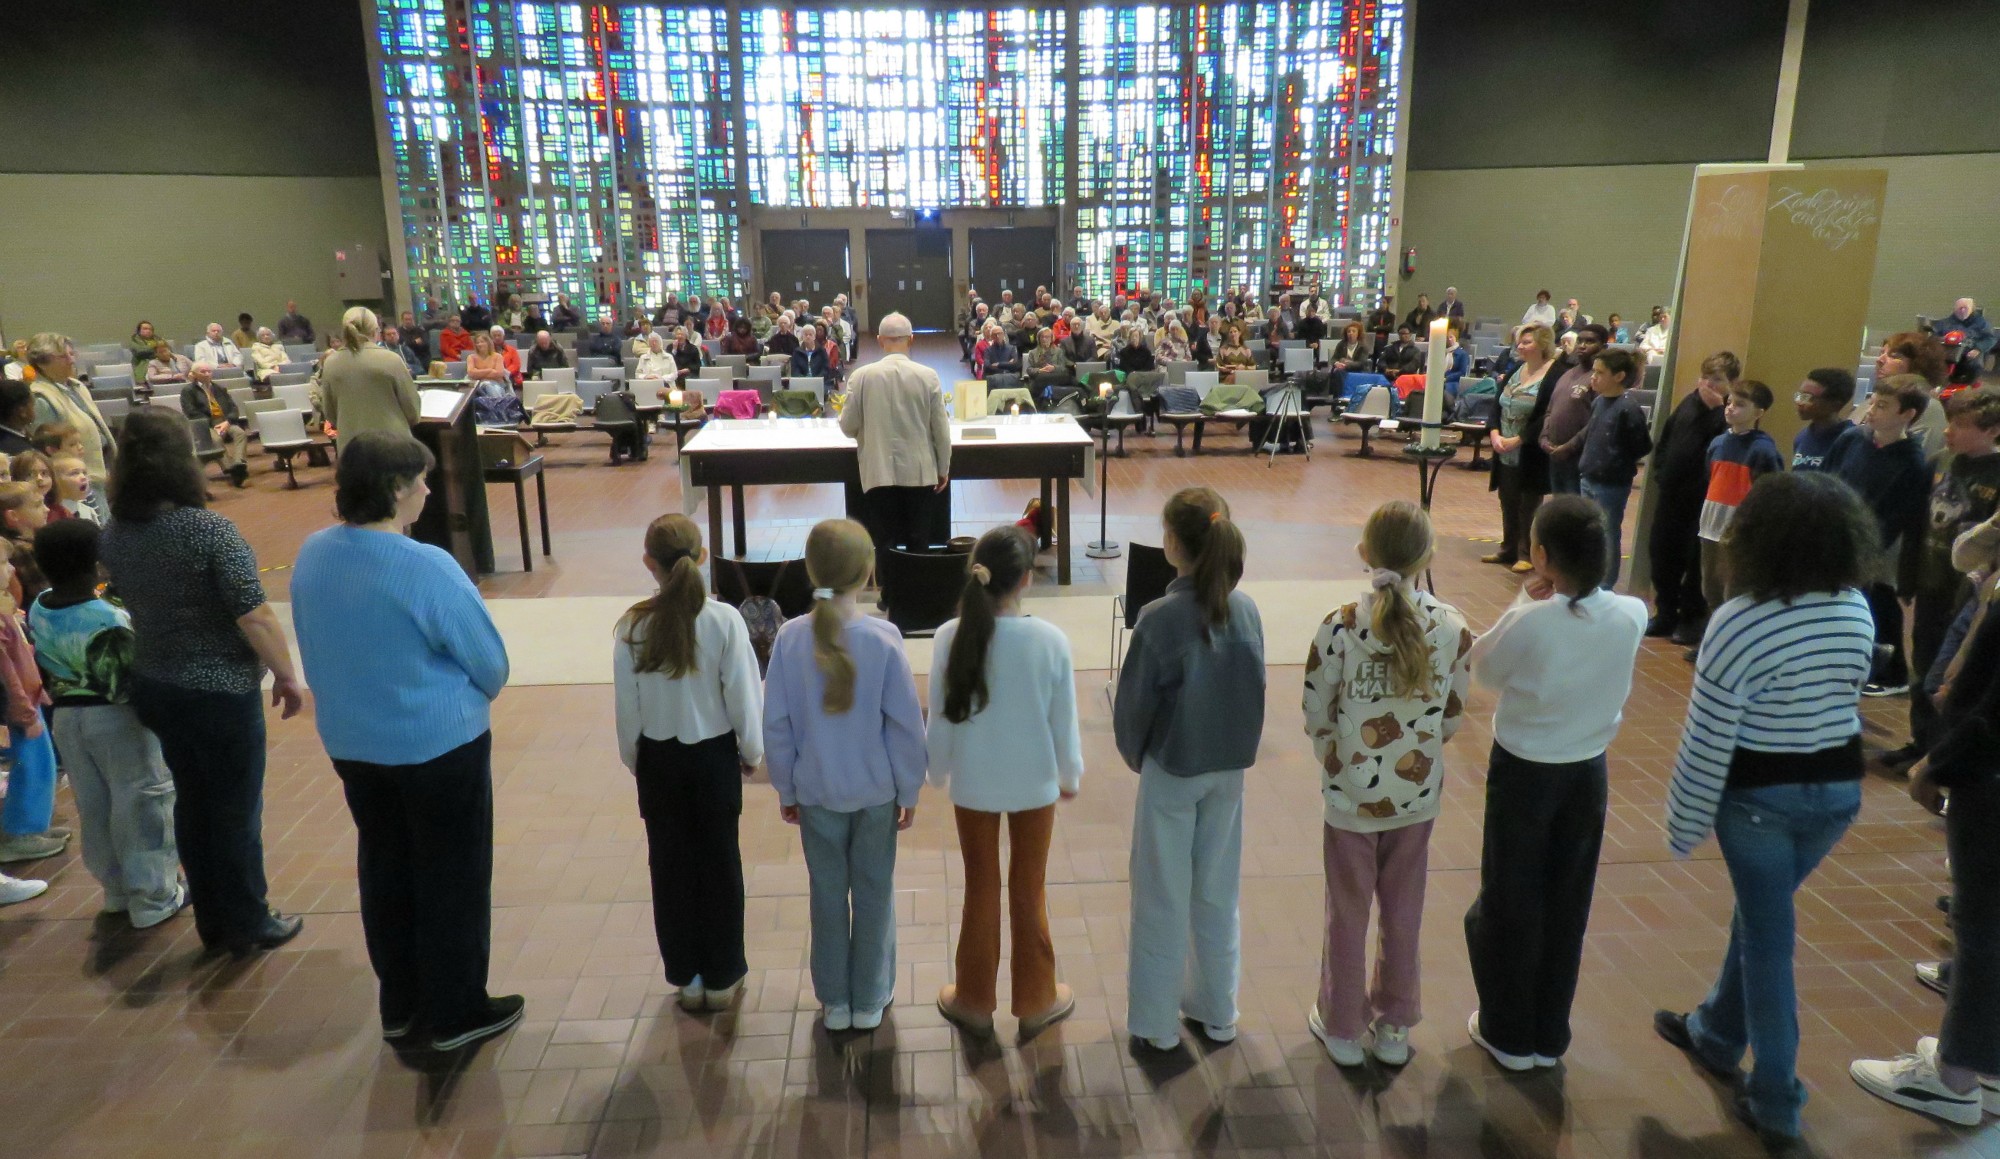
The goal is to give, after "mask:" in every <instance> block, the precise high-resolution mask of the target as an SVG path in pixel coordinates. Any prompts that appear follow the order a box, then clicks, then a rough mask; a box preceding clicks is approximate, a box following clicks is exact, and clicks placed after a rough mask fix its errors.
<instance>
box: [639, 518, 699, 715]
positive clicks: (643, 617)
mask: <svg viewBox="0 0 2000 1159" xmlns="http://www.w3.org/2000/svg"><path fill="white" fill-rule="evenodd" d="M646 558H647V559H650V560H652V561H653V565H654V566H655V567H657V568H658V569H659V572H660V590H659V591H658V592H656V593H654V594H653V596H652V597H651V598H649V599H644V600H640V601H639V602H638V603H636V604H633V605H632V607H631V610H630V611H627V612H626V613H625V619H624V632H623V633H622V638H623V639H624V641H625V643H627V644H629V645H630V646H632V647H633V648H635V649H637V651H638V656H637V657H636V658H635V659H634V662H633V664H632V667H633V670H634V671H638V672H664V673H666V674H667V676H668V677H669V678H679V677H682V676H686V675H688V674H689V673H692V672H694V671H695V670H696V669H697V668H698V667H700V665H699V664H698V663H697V659H696V656H695V647H694V643H695V641H694V621H695V617H696V616H699V615H700V614H701V606H702V604H703V602H704V601H706V600H707V599H708V589H707V587H706V586H705V585H703V583H702V582H701V529H700V528H698V527H696V526H695V522H694V520H692V519H689V518H688V517H687V516H685V515H682V514H680V513H679V512H674V513H672V514H668V515H662V516H660V517H659V518H658V519H655V520H653V522H652V523H651V524H650V525H648V526H647V528H646Z"/></svg>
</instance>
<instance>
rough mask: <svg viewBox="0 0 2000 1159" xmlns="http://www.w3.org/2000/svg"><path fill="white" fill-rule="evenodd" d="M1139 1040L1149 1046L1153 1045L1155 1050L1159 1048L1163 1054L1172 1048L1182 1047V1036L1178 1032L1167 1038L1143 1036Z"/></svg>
mask: <svg viewBox="0 0 2000 1159" xmlns="http://www.w3.org/2000/svg"><path fill="white" fill-rule="evenodd" d="M1139 1041H1140V1042H1143V1043H1145V1044H1146V1045H1147V1046H1150V1047H1152V1048H1153V1049H1154V1050H1157V1051H1159V1052H1160V1053H1162V1054H1165V1053H1166V1052H1167V1051H1170V1050H1179V1049H1180V1048H1181V1036H1180V1035H1178V1034H1175V1035H1171V1036H1169V1037H1166V1038H1142V1039H1140V1040H1139Z"/></svg>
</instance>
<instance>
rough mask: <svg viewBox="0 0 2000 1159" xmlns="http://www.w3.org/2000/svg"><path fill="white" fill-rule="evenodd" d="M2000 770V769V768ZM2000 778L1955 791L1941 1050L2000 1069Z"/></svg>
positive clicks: (1965, 1063) (1960, 1061)
mask: <svg viewBox="0 0 2000 1159" xmlns="http://www.w3.org/2000/svg"><path fill="white" fill-rule="evenodd" d="M1996 771H2000V770H1996ZM1996 825H2000V777H1996V776H1993V775H1986V776H1979V777H1976V778H1974V779H1972V780H1968V781H1967V782H1966V783H1965V784H1963V785H1960V786H1957V787H1955V788H1953V789H1952V790H1951V808H1950V809H1947V810H1946V811H1945V817H1944V834H1945V846H1946V848H1947V849H1948V850H1949V851H1950V853H1951V929H1952V936H1953V939H1954V941H1955V946H1954V948H1953V950H1952V957H1951V991H1950V993H1949V994H1947V995H1946V997H1945V1001H1944V1029H1943V1030H1941V1031H1939V1032H1938V1054H1939V1056H1940V1057H1942V1058H1943V1059H1944V1061H1946V1062H1948V1063H1951V1064H1952V1065H1953V1066H1962V1067H1965V1068H1967V1069H1969V1070H1975V1071H1978V1072H1979V1073H1980V1074H1983V1075H1995V1074H2000V843H1996V842H1995V841H1994V840H1993V830H1994V827H1995V826H1996Z"/></svg>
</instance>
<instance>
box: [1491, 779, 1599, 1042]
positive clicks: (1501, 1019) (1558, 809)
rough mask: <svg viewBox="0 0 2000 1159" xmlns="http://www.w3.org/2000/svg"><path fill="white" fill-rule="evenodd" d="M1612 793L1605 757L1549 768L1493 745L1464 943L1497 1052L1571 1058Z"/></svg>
mask: <svg viewBox="0 0 2000 1159" xmlns="http://www.w3.org/2000/svg"><path fill="white" fill-rule="evenodd" d="M1606 792H1607V790H1606V786H1605V761H1604V757H1603V756H1601V755H1600V756H1598V757H1596V758H1594V759H1592V760H1588V761H1578V762H1577V763H1575V764H1567V765H1544V764H1538V763H1536V762H1534V761H1526V760H1522V759H1521V758H1520V757H1517V756H1515V755H1514V754H1513V753H1510V752H1508V751H1507V750H1506V749H1504V748H1501V747H1500V746H1499V745H1498V744H1495V745H1494V746H1493V754H1492V756H1491V758H1490V759H1489V763H1488V765H1487V769H1486V836H1485V844H1484V846H1483V848H1482V849H1481V850H1480V854H1479V896H1478V897H1477V898H1476V899H1474V900H1473V903H1472V908H1471V909H1469V910H1467V911H1466V912H1465V944H1466V949H1467V950H1468V951H1469V952H1470V954H1471V957H1472V983H1473V986H1474V987H1475V988H1477V989H1478V991H1479V1032H1480V1034H1481V1035H1483V1036H1484V1037H1485V1039H1486V1041H1487V1042H1490V1043H1492V1044H1493V1046H1494V1048H1495V1049H1497V1050H1501V1051H1505V1052H1506V1053H1508V1054H1520V1055H1531V1054H1539V1055H1545V1056H1547V1057H1549V1058H1560V1057H1562V1055H1563V1052H1564V1051H1566V1050H1568V1049H1569V1010H1570V1004H1571V1003H1572V1002H1573V1001H1575V999H1576V976H1577V970H1578V969H1579V967H1581V965H1582V964H1583V934H1584V929H1585V928H1586V927H1587V926H1588V925H1589V924H1590V899H1591V895H1592V894H1593V892H1595V890H1596V887H1597V851H1598V847H1599V846H1600V845H1602V844H1603V841H1604V810H1605V804H1606Z"/></svg>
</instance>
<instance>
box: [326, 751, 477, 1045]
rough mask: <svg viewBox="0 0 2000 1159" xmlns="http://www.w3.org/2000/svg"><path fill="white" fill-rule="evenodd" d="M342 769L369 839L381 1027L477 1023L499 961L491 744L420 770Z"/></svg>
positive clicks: (371, 936) (366, 852) (366, 895)
mask: <svg viewBox="0 0 2000 1159" xmlns="http://www.w3.org/2000/svg"><path fill="white" fill-rule="evenodd" d="M333 769H334V771H335V772H337V773H339V774H340V783H341V787H342V788H343V789H345V790H346V793H347V809H348V811H349V812H350V813H352V814H353V815H354V828H355V831H356V833H357V834H358V835H359V840H358V841H357V842H356V843H355V845H356V864H357V870H358V874H357V876H358V877H359V878H360V884H361V933H362V936H363V938H364V939H365V940H366V941H367V943H368V963H369V965H371V966H373V967H374V968H375V978H376V980H377V981H378V982H379V983H380V985H381V994H380V999H379V1004H380V1008H381V1011H382V1025H384V1026H395V1025H398V1024H401V1023H406V1022H409V1021H411V1020H412V1019H415V1018H422V1019H424V1020H425V1022H426V1023H427V1025H429V1026H430V1027H431V1028H432V1029H436V1030H455V1029H458V1028H460V1027H464V1026H468V1025H472V1024H474V1023H475V1022H476V1021H477V1020H478V1018H479V1016H480V1015H482V1014H483V1013H484V1012H485V1010H486V1001H487V994H486V967H487V963H488V960H489V959H490V958H491V957H492V953H493V734H492V733H490V732H489V733H484V734H482V735H481V736H480V737H479V738H478V739H476V740H472V741H468V742H466V743H465V744H462V745H460V746H458V747H457V748H455V749H452V750H451V751H450V752H447V753H445V754H444V755H442V756H438V757H434V758H432V759H430V760H428V761H424V762H422V763H421V764H414V765H376V764H370V763H368V762H366V761H341V760H337V761H335V762H333Z"/></svg>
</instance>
